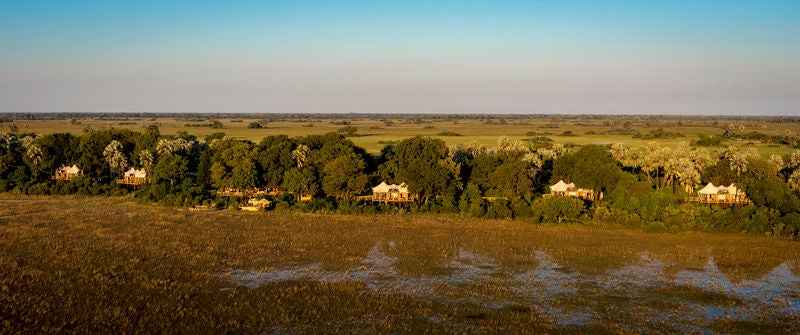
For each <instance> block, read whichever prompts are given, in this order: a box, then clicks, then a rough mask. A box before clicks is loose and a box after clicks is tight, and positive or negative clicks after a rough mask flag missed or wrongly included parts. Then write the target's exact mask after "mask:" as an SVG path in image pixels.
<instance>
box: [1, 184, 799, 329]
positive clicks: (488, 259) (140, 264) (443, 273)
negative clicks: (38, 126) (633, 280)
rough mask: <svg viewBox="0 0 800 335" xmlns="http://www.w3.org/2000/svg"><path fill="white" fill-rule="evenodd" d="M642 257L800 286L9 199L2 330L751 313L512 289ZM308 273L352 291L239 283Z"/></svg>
mask: <svg viewBox="0 0 800 335" xmlns="http://www.w3.org/2000/svg"><path fill="white" fill-rule="evenodd" d="M543 255H548V256H546V257H545V256H543ZM642 255H647V256H646V259H648V260H654V261H657V262H659V264H663V268H664V270H663V272H664V274H663V275H664V276H665V277H669V276H670V275H673V276H676V275H677V274H678V273H679V272H681V271H698V270H702V269H704V268H705V267H707V266H708V265H707V263H708V260H709V258H713V260H714V261H715V262H716V264H717V267H718V269H719V271H720V272H721V273H722V274H724V275H725V276H726V277H727V278H728V279H730V280H731V281H732V282H737V281H745V280H748V279H754V278H760V277H762V276H764V275H766V274H768V273H770V271H772V269H773V268H775V267H776V266H779V265H781V264H783V263H787V264H795V265H794V267H793V268H792V271H793V273H794V274H795V275H797V274H798V267H797V266H796V264H800V263H798V262H797V261H798V255H800V245H798V244H797V243H792V242H785V241H780V240H775V239H768V238H758V237H744V236H736V235H718V234H704V233H682V234H652V233H643V232H638V231H633V230H625V229H609V228H600V227H580V226H569V227H562V226H538V225H530V224H525V223H521V222H514V221H491V220H468V219H459V218H455V217H439V216H424V215H381V216H346V215H324V214H304V213H287V212H283V213H275V212H261V213H241V212H231V211H218V212H210V213H197V212H189V211H185V210H182V209H174V208H166V207H156V206H152V205H146V204H140V203H136V202H132V201H129V200H126V199H123V198H98V197H86V198H82V197H46V198H39V197H24V198H17V197H14V196H11V195H3V196H2V197H0V329H3V332H4V333H64V332H80V333H86V332H90V333H98V332H99V333H121V332H146V333H164V332H168V333H175V332H177V333H221V332H244V333H264V332H266V333H271V332H275V333H286V332H302V333H307V332H311V333H318V332H326V333H327V332H330V333H351V332H366V333H387V332H391V333H453V332H457V333H461V332H504V333H507V332H512V333H519V332H530V333H542V332H546V333H554V332H555V333H559V332H582V333H586V332H591V333H596V332H610V333H641V332H674V331H679V332H683V331H693V329H694V328H680V327H678V326H676V325H675V324H674V323H675V322H674V320H682V319H680V318H678V319H674V318H672V317H671V315H672V314H680V315H684V314H686V313H688V312H686V309H687V308H688V307H687V305H688V306H694V305H698V306H713V307H715V308H721V309H725V308H731V306H734V307H735V306H741V305H743V304H748V303H749V301H743V300H741V299H739V298H736V297H731V296H729V295H726V294H721V293H717V292H714V291H709V290H707V289H703V288H702V287H695V286H687V285H676V286H668V287H654V288H650V287H647V286H646V287H645V288H627V287H626V286H625V285H620V287H621V288H612V289H609V288H606V287H603V286H602V285H601V284H588V283H584V282H570V281H564V282H562V283H559V285H562V286H561V287H560V288H558V289H557V290H556V291H554V292H553V293H548V292H549V291H548V290H549V288H548V287H549V286H537V285H539V284H536V285H534V284H531V286H530V287H522V288H520V287H516V286H513V285H509V283H510V282H512V281H513V280H514V278H524V276H525V275H526V274H528V273H532V272H531V271H534V270H536V269H542V267H543V266H552V267H551V268H548V269H552V271H553V272H552V275H551V277H548V278H573V277H574V276H576V275H578V274H579V275H580V276H608V274H609V273H613V271H616V270H618V269H622V268H625V267H629V266H638V265H637V264H640V263H641V262H642V259H643V256H642ZM365 260H371V261H372V262H373V263H376V264H378V265H379V267H378V269H379V270H380V269H388V268H389V267H390V268H391V269H392V271H396V274H387V275H392V276H395V277H396V278H402V279H404V280H406V281H408V282H409V283H411V284H407V285H406V286H405V287H406V289H404V290H396V289H391V288H382V289H375V288H370V286H369V285H370V283H369V281H368V280H367V281H366V282H365V281H359V280H352V279H348V278H349V277H346V274H347V273H348V272H351V271H354V270H353V269H362V268H364V267H365ZM384 263H385V264H384ZM548 264H550V265H548ZM308 265H315V266H316V267H318V270H314V271H319V272H324V273H328V274H337V275H338V276H342V277H341V278H344V279H331V280H326V279H324V278H329V277H325V276H322V277H320V278H323V279H318V278H315V277H313V273H312V274H311V277H308V276H306V277H303V276H301V277H298V278H294V279H291V280H284V281H269V282H263V283H260V284H258V285H254V286H252V287H246V286H241V285H236V284H234V283H232V282H231V281H229V280H226V278H228V277H230V274H231V273H232V271H234V270H236V269H252V270H253V271H258V272H259V273H267V274H269V273H274V272H275V271H277V270H278V269H283V268H293V267H303V266H308ZM367 265H369V264H367ZM342 274H344V275H342ZM459 276H466V277H459ZM336 278H340V277H336ZM476 278H477V279H476ZM390 279H391V278H390ZM416 283H424V284H425V285H421V286H415V285H416ZM623 284H624V283H623ZM425 290H427V291H425ZM797 291H800V290H796V291H794V292H795V293H796V292H797ZM789 298H791V297H789ZM582 311H585V312H582ZM681 313H684V314H681ZM762 314H763V317H761V318H756V319H750V318H747V319H745V320H741V319H739V320H737V319H732V320H730V321H728V320H726V319H725V318H724V316H720V317H712V318H710V319H701V320H698V321H696V322H697V324H699V325H701V326H702V327H703V328H701V329H711V330H713V331H723V332H749V331H754V330H755V331H758V332H764V331H766V332H778V333H782V332H796V331H798V330H800V329H798V328H797V325H798V324H800V316H798V315H793V314H791V313H790V314H788V315H787V314H785V313H783V314H781V313H779V312H775V311H769V310H764V311H763V312H762ZM681 317H685V316H681ZM670 320H672V321H670ZM676 327H677V328H676Z"/></svg>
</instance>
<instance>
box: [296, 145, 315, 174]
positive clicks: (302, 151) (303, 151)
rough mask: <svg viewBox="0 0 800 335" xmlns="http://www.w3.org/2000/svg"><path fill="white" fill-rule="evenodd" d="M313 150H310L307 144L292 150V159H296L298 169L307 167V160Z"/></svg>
mask: <svg viewBox="0 0 800 335" xmlns="http://www.w3.org/2000/svg"><path fill="white" fill-rule="evenodd" d="M310 151H311V149H309V148H308V146H307V145H305V144H300V145H298V146H297V148H295V149H294V150H292V159H294V161H295V163H297V168H298V169H302V168H303V166H305V165H306V160H307V159H308V153H309V152H310Z"/></svg>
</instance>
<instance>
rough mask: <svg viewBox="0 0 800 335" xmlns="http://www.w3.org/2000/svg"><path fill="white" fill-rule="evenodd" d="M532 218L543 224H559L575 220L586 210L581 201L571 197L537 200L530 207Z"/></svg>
mask: <svg viewBox="0 0 800 335" xmlns="http://www.w3.org/2000/svg"><path fill="white" fill-rule="evenodd" d="M531 207H532V209H533V212H534V217H536V216H538V217H540V218H541V220H542V221H545V222H558V223H561V222H562V221H564V220H566V219H576V218H578V217H579V216H580V215H581V214H582V213H583V211H584V210H585V209H586V204H585V203H584V202H583V200H580V199H577V198H571V197H562V196H553V197H548V198H539V199H536V201H534V202H533V204H532V205H531Z"/></svg>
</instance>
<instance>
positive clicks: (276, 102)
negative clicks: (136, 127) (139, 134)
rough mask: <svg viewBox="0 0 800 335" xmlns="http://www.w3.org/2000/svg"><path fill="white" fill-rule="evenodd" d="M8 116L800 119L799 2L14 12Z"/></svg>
mask: <svg viewBox="0 0 800 335" xmlns="http://www.w3.org/2000/svg"><path fill="white" fill-rule="evenodd" d="M0 112H72V113H75V112H102V113H113V112H142V113H146V112H170V113H181V112H185V113H193V112H197V113H248V112H249V113H418V114H421V113H426V114H427V113H435V114H458V113H467V114H550V113H552V114H643V115H653V114H670V115H700V114H713V115H800V2H798V1H716V0H714V1H703V2H702V3H698V2H696V1H683V0H680V1H674V2H656V1H613V2H597V3H595V2H591V1H567V2H558V3H553V2H547V1H472V2H466V1H464V2H456V1H454V2H450V1H436V2H424V1H406V2H402V3H394V2H374V1H373V2H368V1H313V2H302V3H300V2H290V3H284V2H276V3H272V2H261V1H237V2H225V3H216V2H212V1H193V2H177V1H139V2H106V1H72V2H58V1H18V2H16V1H7V2H0Z"/></svg>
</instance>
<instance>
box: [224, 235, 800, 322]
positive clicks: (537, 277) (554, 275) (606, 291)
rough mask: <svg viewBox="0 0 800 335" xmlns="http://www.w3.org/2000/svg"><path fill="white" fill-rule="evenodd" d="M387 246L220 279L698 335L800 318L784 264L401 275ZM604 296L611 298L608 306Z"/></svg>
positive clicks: (798, 291)
mask: <svg viewBox="0 0 800 335" xmlns="http://www.w3.org/2000/svg"><path fill="white" fill-rule="evenodd" d="M395 247H396V246H395V244H394V243H392V242H390V243H388V244H387V245H386V246H384V245H381V244H376V245H375V246H373V247H372V249H371V250H370V251H369V252H368V254H367V255H366V256H365V257H364V258H363V260H362V262H361V264H360V265H359V266H356V267H352V268H350V269H348V270H346V271H328V270H325V269H323V268H322V267H321V266H320V265H318V264H305V265H297V266H286V267H274V268H272V269H270V270H269V271H258V270H242V269H231V270H230V271H227V272H226V273H224V274H222V275H221V276H222V277H223V278H224V279H225V280H227V281H228V282H230V283H232V284H234V285H237V286H243V287H248V288H253V289H255V288H258V287H261V286H264V285H267V284H269V283H275V282H285V281H297V280H310V281H319V282H338V281H358V282H363V283H364V284H365V285H366V287H367V289H368V290H369V291H371V292H374V293H383V292H391V293H401V294H408V295H411V296H415V297H418V298H420V299H431V300H436V301H443V302H448V303H461V302H468V303H475V304H479V305H481V306H484V307H486V308H494V309H500V308H506V307H509V306H526V307H530V308H532V309H534V310H536V311H541V312H542V313H543V314H544V315H546V316H549V318H550V319H552V320H553V322H555V323H556V324H558V325H561V326H570V325H579V326H580V325H591V324H596V323H601V322H606V321H608V320H613V318H614V317H613V316H610V315H609V309H610V310H612V311H617V312H620V313H632V314H635V315H637V316H640V317H641V319H642V320H644V322H645V323H647V322H648V321H652V322H656V321H653V320H659V321H658V322H661V323H665V326H666V327H667V329H670V330H672V331H679V332H702V333H707V332H712V329H710V328H709V326H710V324H711V323H713V322H715V321H718V320H721V319H725V320H728V321H738V322H759V321H761V322H763V321H764V320H765V318H775V317H787V316H789V317H798V316H800V276H797V275H795V274H793V273H792V266H793V265H794V264H790V263H783V264H781V265H779V266H777V267H776V268H774V269H773V270H772V271H771V272H769V273H768V274H766V275H764V276H762V277H761V278H758V279H752V280H751V279H747V280H741V281H731V280H729V279H728V278H727V277H726V275H725V274H724V273H723V272H721V271H720V270H719V268H718V267H717V265H716V264H715V262H714V258H713V257H709V258H708V262H707V263H706V264H705V266H704V267H703V268H702V269H682V270H679V271H677V272H669V271H668V270H667V267H666V265H665V264H663V263H662V262H660V261H658V260H657V259H655V258H653V257H652V256H651V255H649V254H647V253H643V254H641V255H640V257H639V259H638V260H636V261H635V262H633V263H631V264H628V265H626V266H624V267H622V268H617V269H610V270H608V271H606V272H604V273H602V274H600V275H587V274H584V273H580V272H577V271H572V270H569V269H565V268H564V267H562V266H561V265H560V264H558V263H557V262H555V261H554V260H553V258H552V257H551V256H550V255H549V254H547V253H545V252H543V251H537V252H536V253H535V255H534V258H535V259H534V261H535V264H537V266H536V267H535V268H534V269H531V270H529V271H525V272H521V273H508V272H506V271H502V270H501V269H500V268H499V267H498V265H497V263H496V262H495V261H494V260H493V259H492V258H491V257H487V256H484V255H480V254H475V253H471V252H469V251H467V250H463V249H460V250H459V252H458V254H457V255H456V256H455V257H453V258H452V260H451V261H450V262H449V263H447V264H445V265H444V268H443V269H442V270H443V271H442V272H443V273H442V274H441V275H430V276H404V275H402V274H401V273H399V272H398V271H397V270H396V269H395V264H396V263H397V258H395V257H390V256H388V255H387V251H388V252H392V251H393V250H394V248H395ZM668 272H669V273H668ZM495 288H502V289H495ZM609 301H614V302H615V304H613V306H612V307H609V305H607V304H608V302H609ZM440 321H441V322H445V321H444V320H440ZM621 327H622V330H626V331H633V332H637V331H639V330H642V329H646V325H645V326H644V327H645V328H641V327H642V325H621ZM626 327H627V329H626Z"/></svg>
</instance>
